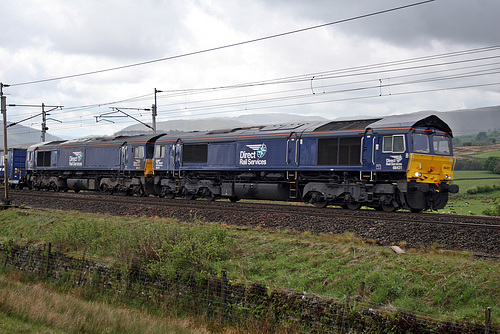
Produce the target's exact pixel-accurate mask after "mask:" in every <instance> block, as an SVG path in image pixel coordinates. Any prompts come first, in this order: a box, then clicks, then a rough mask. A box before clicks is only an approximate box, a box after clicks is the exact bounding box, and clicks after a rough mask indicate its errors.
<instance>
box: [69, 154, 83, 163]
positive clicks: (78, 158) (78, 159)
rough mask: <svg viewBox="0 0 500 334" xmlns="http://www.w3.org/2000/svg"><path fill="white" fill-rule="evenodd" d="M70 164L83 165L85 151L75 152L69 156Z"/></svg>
mask: <svg viewBox="0 0 500 334" xmlns="http://www.w3.org/2000/svg"><path fill="white" fill-rule="evenodd" d="M69 165H70V166H73V167H81V166H83V152H80V151H79V152H73V155H70V156H69Z"/></svg>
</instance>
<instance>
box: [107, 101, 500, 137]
mask: <svg viewBox="0 0 500 334" xmlns="http://www.w3.org/2000/svg"><path fill="white" fill-rule="evenodd" d="M412 114H416V115H422V116H424V115H430V114H432V115H436V116H438V117H439V118H441V119H442V120H443V121H445V122H446V123H447V124H448V125H449V126H450V128H451V129H452V130H453V134H454V135H455V136H462V135H470V134H477V133H479V132H481V131H489V130H498V129H500V106H492V107H483V108H476V109H460V110H453V111H432V110H426V111H419V112H416V113H412ZM375 117H389V116H379V115H365V116H356V117H349V116H346V117H341V118H336V119H332V121H340V120H348V119H370V118H375ZM390 117H397V115H391V116H390ZM322 121H329V119H327V118H324V117H320V116H301V115H295V114H272V113H271V114H265V115H262V114H254V115H242V116H238V117H232V118H231V117H220V118H207V119H197V120H172V121H167V122H158V123H157V132H185V131H205V130H216V129H230V128H238V127H245V126H251V125H257V124H260V125H264V124H278V123H295V122H322ZM150 132H151V131H150V130H148V129H146V128H145V127H144V125H141V124H137V125H132V126H129V127H126V128H124V129H123V130H121V131H119V132H117V133H115V135H136V134H142V133H150Z"/></svg>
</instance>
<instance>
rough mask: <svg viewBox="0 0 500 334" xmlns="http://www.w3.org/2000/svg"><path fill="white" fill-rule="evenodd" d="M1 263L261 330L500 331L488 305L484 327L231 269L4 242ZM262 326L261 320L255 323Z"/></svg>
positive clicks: (38, 274) (87, 287)
mask: <svg viewBox="0 0 500 334" xmlns="http://www.w3.org/2000/svg"><path fill="white" fill-rule="evenodd" d="M0 256H1V257H2V258H1V259H0V260H1V261H2V263H3V266H4V268H6V267H8V268H15V269H16V270H20V271H22V272H26V273H29V274H30V275H36V276H38V277H40V278H41V279H49V280H58V281H63V282H65V283H69V284H72V285H75V286H81V287H82V288H85V289H91V291H93V293H103V294H113V295H118V296H121V297H123V298H125V299H133V298H138V299H141V300H142V302H148V303H150V304H153V305H155V306H158V307H160V308H163V309H165V310H168V311H169V312H180V313H184V314H194V315H201V316H205V317H207V318H209V319H212V320H214V321H218V322H220V323H221V324H222V325H224V324H231V325H238V326H241V327H246V326H247V325H248V324H249V323H252V324H253V325H254V327H255V326H259V327H258V328H261V329H262V331H263V332H276V331H280V330H281V331H283V330H286V331H290V332H318V333H319V332H321V333H323V332H332V333H358V332H362V333H370V332H377V333H381V332H384V333H385V332H392V333H481V334H483V333H486V334H489V333H499V332H500V328H499V327H498V326H495V325H492V324H491V309H489V308H488V309H486V310H485V322H484V324H472V323H464V322H461V323H455V322H446V321H438V320H435V319H433V318H432V317H430V316H428V315H425V314H419V313H416V312H409V311H401V310H399V311H398V310H395V309H392V308H390V307H387V306H381V305H376V304H371V303H367V302H365V301H364V287H363V286H361V287H360V290H359V293H357V294H356V295H353V296H350V295H348V296H347V297H346V298H344V299H338V298H327V297H322V296H318V295H308V294H303V293H298V292H296V291H293V290H287V289H279V288H272V287H268V286H265V285H262V284H260V283H241V282H236V281H231V280H229V279H228V276H227V272H226V271H222V272H221V275H220V276H214V277H207V278H204V279H197V280H194V279H190V278H176V279H169V278H165V277H151V275H149V273H148V272H146V271H141V270H137V269H134V268H132V269H128V270H126V271H125V270H123V269H119V268H111V267H110V266H108V265H107V264H105V263H102V262H95V261H91V260H89V259H86V258H85V254H84V255H83V256H82V257H74V256H68V255H66V254H63V253H62V252H59V251H54V250H53V249H52V245H51V244H50V243H49V244H45V245H41V246H38V247H35V246H30V245H28V246H19V245H15V244H13V243H11V242H7V243H3V244H1V247H0ZM256 324H257V325H256Z"/></svg>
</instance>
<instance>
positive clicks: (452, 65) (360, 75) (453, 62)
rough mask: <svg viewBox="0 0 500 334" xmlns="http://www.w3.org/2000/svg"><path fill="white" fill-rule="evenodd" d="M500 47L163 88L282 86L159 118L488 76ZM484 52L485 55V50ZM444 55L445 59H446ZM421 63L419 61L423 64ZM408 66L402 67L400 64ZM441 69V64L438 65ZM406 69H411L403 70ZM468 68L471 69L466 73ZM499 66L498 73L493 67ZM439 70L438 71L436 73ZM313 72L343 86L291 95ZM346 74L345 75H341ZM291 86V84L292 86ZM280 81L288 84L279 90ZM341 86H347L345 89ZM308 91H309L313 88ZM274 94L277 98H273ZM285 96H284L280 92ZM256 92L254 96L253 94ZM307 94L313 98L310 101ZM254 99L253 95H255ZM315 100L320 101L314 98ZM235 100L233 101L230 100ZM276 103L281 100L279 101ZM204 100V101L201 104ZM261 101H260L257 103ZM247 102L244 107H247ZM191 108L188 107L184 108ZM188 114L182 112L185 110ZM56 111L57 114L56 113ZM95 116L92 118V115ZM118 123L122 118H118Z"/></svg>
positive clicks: (168, 94)
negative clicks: (210, 84) (246, 80)
mask: <svg viewBox="0 0 500 334" xmlns="http://www.w3.org/2000/svg"><path fill="white" fill-rule="evenodd" d="M499 49H500V46H492V47H485V48H478V49H471V50H462V51H457V52H452V53H446V54H438V55H431V56H425V57H417V58H411V59H403V60H398V61H392V62H386V63H379V64H369V65H363V66H357V67H351V68H341V69H336V70H330V71H323V72H320V73H307V74H302V75H296V76H289V77H286V78H278V79H271V80H262V81H256V82H250V83H244V84H235V85H227V86H219V87H212V88H205V89H185V90H175V91H168V90H163V92H164V93H162V94H161V95H160V96H159V99H163V98H166V99H169V100H171V99H173V98H175V97H186V96H195V95H203V94H208V93H213V92H220V91H227V90H232V89H234V90H241V89H244V88H252V87H256V86H258V87H266V86H268V87H271V86H273V87H277V88H279V89H278V90H273V91H272V90H269V89H267V88H266V90H265V91H264V92H260V93H252V94H249V93H248V92H246V93H244V94H240V95H238V96H235V95H232V96H231V97H224V98H210V99H206V98H205V99H198V100H190V101H186V100H185V99H183V100H184V101H183V102H182V104H184V108H169V109H163V108H162V109H159V110H158V111H159V113H160V115H159V118H158V120H159V121H161V120H162V116H163V117H167V116H172V115H181V116H182V117H184V118H191V117H202V116H206V115H212V114H222V113H233V112H238V111H240V112H241V111H245V110H246V111H252V110H265V109H272V108H283V107H287V106H303V105H315V104H321V103H332V102H339V101H354V100H362V99H367V98H372V97H378V96H379V95H380V94H378V91H377V94H368V95H365V96H347V97H342V98H340V97H339V98H334V99H328V100H324V101H316V100H317V99H321V98H323V96H327V95H331V94H341V93H344V94H345V93H349V92H356V91H367V90H369V89H375V88H376V89H377V90H378V89H379V83H378V80H379V78H383V79H384V80H387V79H390V80H391V82H390V84H384V85H383V86H382V87H383V88H390V87H397V86H403V85H407V86H408V85H410V84H425V83H431V82H437V81H443V80H453V79H456V80H458V79H464V78H479V77H484V76H486V75H494V74H496V73H498V71H497V70H498V67H497V65H498V62H496V61H495V59H497V58H499V57H500V56H497V55H493V56H492V55H488V54H487V53H491V52H497V51H498V50H499ZM485 53H486V55H485ZM465 56H474V58H472V59H455V58H457V57H465ZM436 60H440V61H439V62H438V63H436V62H435V61H436ZM443 60H445V61H443ZM419 63H420V64H419ZM403 64H404V65H405V66H401V65H403ZM438 68H439V69H438ZM425 69H429V70H431V69H432V71H424V70H425ZM405 71H407V72H408V73H407V72H405ZM465 71H467V72H465ZM495 71H496V72H495ZM397 72H402V74H401V75H397V76H395V75H394V74H395V73H397ZM438 73H439V74H440V75H439V76H437V74H438ZM431 74H432V76H431V77H424V78H422V79H420V78H419V77H422V76H426V75H431ZM311 75H317V76H318V77H320V76H321V75H322V76H323V77H322V79H324V80H326V81H325V83H324V84H323V87H324V88H325V89H330V88H333V87H340V89H338V90H336V91H327V92H325V93H326V94H317V96H315V97H312V96H310V95H311V94H295V95H293V92H297V93H300V92H304V91H308V90H310V88H309V85H303V83H304V82H308V81H310V80H311ZM375 78H376V82H377V83H376V84H372V85H369V84H370V82H374V81H375ZM403 78H406V79H407V80H406V81H405V82H397V81H396V79H403ZM340 79H342V80H340ZM327 81H333V82H327ZM363 83H366V84H367V85H366V87H352V88H350V87H349V86H354V85H360V84H363ZM290 85H292V86H290ZM293 85H299V87H293ZM491 85H496V83H491V82H490V83H487V84H483V83H478V84H469V85H464V84H462V83H461V84H455V85H448V86H447V87H444V88H443V87H440V88H429V89H422V88H418V89H417V88H414V89H413V90H407V91H406V92H395V91H393V94H391V95H394V96H397V95H404V94H414V93H415V92H421V93H429V92H433V91H434V92H436V91H441V90H446V89H450V90H451V89H465V88H473V87H487V86H491ZM281 86H285V89H281V88H280V87H281ZM342 88H343V89H342ZM309 92H310V91H309ZM152 95H153V93H149V94H143V95H139V96H136V97H133V98H128V99H122V100H120V101H115V102H108V103H97V104H94V105H86V106H79V107H78V106H76V107H70V108H64V110H63V111H58V112H57V113H58V114H57V117H58V118H60V119H61V120H63V121H64V124H61V125H59V124H54V126H53V127H51V128H52V129H53V130H57V129H67V128H74V127H76V126H73V125H70V124H80V125H78V126H77V127H81V126H83V125H85V124H86V125H89V124H90V122H89V121H87V122H85V121H84V120H82V119H81V116H79V119H77V118H75V117H74V116H71V115H72V114H73V115H74V113H75V112H78V111H81V110H92V108H94V109H95V108H101V107H103V106H111V105H113V103H115V104H116V103H118V102H120V103H122V102H123V101H127V102H130V103H140V102H142V101H147V100H149V101H150V99H151V96H152ZM273 95H275V97H272V96H273ZM280 95H282V96H280ZM265 96H270V98H269V99H267V100H269V101H268V102H269V103H271V102H272V104H268V105H264V102H266V101H265V100H266V98H260V97H265ZM254 97H255V99H254ZM307 98H311V99H309V100H307ZM238 99H244V100H245V101H244V102H237V101H235V100H238ZM252 99H253V100H252ZM294 99H296V100H298V99H302V100H304V99H306V100H307V101H304V102H295V103H292V104H290V103H289V102H287V101H291V100H294ZM314 99H316V100H314ZM231 100H233V101H231ZM214 101H229V103H220V104H216V105H213V103H211V102H214ZM277 103H278V104H277ZM176 104H177V105H179V103H178V102H177V103H175V101H174V102H169V104H167V105H163V106H164V107H165V106H172V107H174V106H175V105H176ZM196 104H199V105H198V106H196V107H192V106H193V105H196ZM202 104H205V105H202ZM259 104H260V105H259ZM244 106H246V107H244ZM186 107H187V108H186ZM217 108H220V109H221V110H220V111H219V112H213V110H214V109H217ZM68 112H70V113H68ZM186 112H189V113H191V114H189V115H188V114H186ZM183 113H184V114H183ZM54 114H56V113H54ZM63 115H68V118H67V119H66V118H63ZM92 120H93V118H92ZM117 123H118V122H117ZM120 124H130V122H127V121H124V122H120ZM93 126H100V124H95V125H93Z"/></svg>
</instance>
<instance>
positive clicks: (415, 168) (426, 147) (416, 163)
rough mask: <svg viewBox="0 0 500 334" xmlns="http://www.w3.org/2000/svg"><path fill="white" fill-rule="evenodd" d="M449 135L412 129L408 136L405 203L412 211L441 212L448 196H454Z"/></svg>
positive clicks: (455, 191) (456, 190)
mask: <svg viewBox="0 0 500 334" xmlns="http://www.w3.org/2000/svg"><path fill="white" fill-rule="evenodd" d="M455 161H456V159H455V158H454V157H453V151H452V143H451V134H449V133H446V132H444V131H440V130H438V129H415V130H413V131H412V132H411V133H410V153H409V161H408V168H407V174H406V175H407V181H408V189H407V190H408V191H407V193H406V200H407V202H408V205H409V206H410V208H412V210H414V211H419V210H422V209H425V208H431V209H442V208H443V207H444V206H445V205H446V203H447V202H448V193H457V192H458V186H457V185H454V184H450V182H451V181H452V180H453V167H454V165H455Z"/></svg>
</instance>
